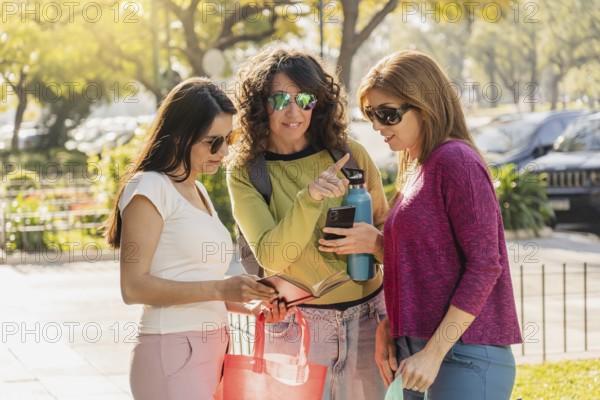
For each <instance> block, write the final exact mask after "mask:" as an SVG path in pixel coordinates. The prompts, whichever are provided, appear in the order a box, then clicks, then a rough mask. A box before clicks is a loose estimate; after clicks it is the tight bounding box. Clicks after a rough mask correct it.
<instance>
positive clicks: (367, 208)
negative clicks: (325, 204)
mask: <svg viewBox="0 0 600 400" xmlns="http://www.w3.org/2000/svg"><path fill="white" fill-rule="evenodd" d="M346 170H347V171H348V175H349V176H348V180H349V181H350V185H349V186H348V194H347V195H346V197H344V201H343V202H342V204H343V205H345V206H354V207H356V213H355V214H354V222H366V223H367V224H371V225H373V211H372V206H371V195H370V194H369V192H367V189H366V187H365V171H363V170H362V169H354V168H346ZM348 275H350V277H351V278H352V280H355V281H367V280H369V279H372V278H373V277H374V276H375V260H374V259H373V256H372V255H371V254H366V253H361V254H348Z"/></svg>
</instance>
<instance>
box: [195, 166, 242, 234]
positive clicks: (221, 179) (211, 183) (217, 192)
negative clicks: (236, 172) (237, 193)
mask: <svg viewBox="0 0 600 400" xmlns="http://www.w3.org/2000/svg"><path fill="white" fill-rule="evenodd" d="M199 180H200V182H202V184H203V185H204V186H205V187H206V190H207V191H208V193H209V194H210V199H211V201H212V202H213V205H214V206H215V209H216V210H217V213H218V214H219V219H220V220H221V222H223V224H224V225H225V226H226V227H227V229H228V230H229V233H231V237H232V238H235V232H234V227H235V220H234V219H233V214H232V213H231V201H230V199H229V191H228V189H227V180H226V171H225V169H224V168H223V167H220V168H219V170H218V171H217V172H216V173H215V174H213V175H201V176H200V179H199Z"/></svg>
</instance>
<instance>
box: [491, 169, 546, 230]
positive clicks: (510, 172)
mask: <svg viewBox="0 0 600 400" xmlns="http://www.w3.org/2000/svg"><path fill="white" fill-rule="evenodd" d="M492 175H493V177H494V186H495V189H496V196H497V197H498V202H499V203H500V210H501V212H502V219H503V221H504V229H507V230H514V231H516V230H520V229H530V230H532V231H533V232H534V234H536V235H538V234H539V230H540V228H542V227H543V226H544V225H545V223H547V222H549V221H550V220H551V219H552V218H553V217H554V212H553V211H552V209H551V208H550V207H549V205H548V202H547V195H546V190H545V186H546V182H545V180H544V174H540V175H538V174H537V173H536V172H535V171H527V170H525V171H516V170H515V166H514V164H509V165H508V166H505V167H501V168H493V169H492Z"/></svg>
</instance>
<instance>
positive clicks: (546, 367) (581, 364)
mask: <svg viewBox="0 0 600 400" xmlns="http://www.w3.org/2000/svg"><path fill="white" fill-rule="evenodd" d="M512 399H513V400H516V399H523V400H527V399H548V400H549V399H552V400H563V399H565V400H566V399H600V359H595V360H585V361H561V362H558V363H545V364H541V365H523V366H518V367H517V380H516V383H515V388H514V390H513V395H512Z"/></svg>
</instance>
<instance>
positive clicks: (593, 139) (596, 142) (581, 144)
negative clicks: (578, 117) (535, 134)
mask: <svg viewBox="0 0 600 400" xmlns="http://www.w3.org/2000/svg"><path fill="white" fill-rule="evenodd" d="M554 150H555V151H562V152H570V151H598V150H600V119H593V120H583V121H577V122H575V123H573V124H571V125H570V126H569V127H568V128H567V130H566V131H565V132H564V133H563V134H562V135H561V136H560V137H559V138H558V139H556V143H554Z"/></svg>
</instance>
